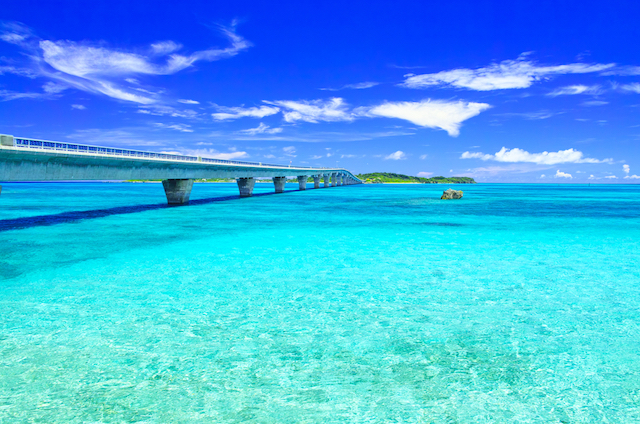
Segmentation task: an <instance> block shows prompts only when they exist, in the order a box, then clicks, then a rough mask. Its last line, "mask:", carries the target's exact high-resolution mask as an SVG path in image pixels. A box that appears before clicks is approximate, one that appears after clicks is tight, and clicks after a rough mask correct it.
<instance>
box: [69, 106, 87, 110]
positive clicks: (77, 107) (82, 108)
mask: <svg viewBox="0 0 640 424" xmlns="http://www.w3.org/2000/svg"><path fill="white" fill-rule="evenodd" d="M71 109H77V110H85V109H86V106H85V105H71Z"/></svg>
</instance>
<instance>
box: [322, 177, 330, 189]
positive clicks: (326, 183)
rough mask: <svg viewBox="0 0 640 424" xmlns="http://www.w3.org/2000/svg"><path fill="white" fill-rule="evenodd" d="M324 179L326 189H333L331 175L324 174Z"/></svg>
mask: <svg viewBox="0 0 640 424" xmlns="http://www.w3.org/2000/svg"><path fill="white" fill-rule="evenodd" d="M322 179H323V180H324V187H325V188H327V187H331V183H330V182H329V174H322Z"/></svg>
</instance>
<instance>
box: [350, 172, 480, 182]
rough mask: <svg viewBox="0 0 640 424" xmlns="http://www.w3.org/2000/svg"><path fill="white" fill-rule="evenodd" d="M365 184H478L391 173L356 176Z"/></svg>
mask: <svg viewBox="0 0 640 424" xmlns="http://www.w3.org/2000/svg"><path fill="white" fill-rule="evenodd" d="M356 176H357V177H358V178H360V179H361V180H362V181H364V182H365V183H373V184H375V183H423V184H476V181H475V180H474V179H473V178H469V177H432V178H421V177H412V176H410V175H403V174H393V173H391V172H373V173H370V174H358V175H356Z"/></svg>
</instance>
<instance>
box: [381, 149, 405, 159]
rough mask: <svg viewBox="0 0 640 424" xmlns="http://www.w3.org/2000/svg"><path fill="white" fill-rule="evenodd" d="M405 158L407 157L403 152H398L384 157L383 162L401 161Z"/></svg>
mask: <svg viewBox="0 0 640 424" xmlns="http://www.w3.org/2000/svg"><path fill="white" fill-rule="evenodd" d="M406 158H407V155H405V154H404V152H402V151H400V150H398V151H397V152H395V153H391V154H390V155H387V156H385V157H384V160H402V159H406Z"/></svg>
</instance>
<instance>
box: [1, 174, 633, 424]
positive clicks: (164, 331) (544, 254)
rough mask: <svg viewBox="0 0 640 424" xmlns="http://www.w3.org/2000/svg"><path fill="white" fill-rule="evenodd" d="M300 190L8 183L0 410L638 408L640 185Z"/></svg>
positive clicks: (210, 417) (321, 415) (263, 415)
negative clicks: (175, 193)
mask: <svg viewBox="0 0 640 424" xmlns="http://www.w3.org/2000/svg"><path fill="white" fill-rule="evenodd" d="M296 187H297V184H295V185H294V184H288V185H287V189H288V190H291V191H290V192H288V193H285V194H278V195H273V194H266V193H270V192H272V191H273V186H272V185H271V184H256V189H255V192H256V193H265V195H260V196H255V197H253V198H248V199H239V198H237V187H236V186H235V184H196V185H195V186H194V189H193V193H192V200H193V202H192V203H193V204H192V205H190V206H186V207H185V206H179V207H167V206H166V205H165V204H164V203H165V197H164V192H163V189H162V186H161V185H159V184H124V183H111V184H109V183H67V184H63V183H56V184H52V183H49V184H16V183H13V184H10V183H5V184H3V190H2V194H1V195H0V423H30V422H37V423H116V422H117V423H120V422H127V423H129V422H132V423H133V422H140V423H143V422H144V423H212V422H216V423H345V422H346V423H496V422H498V423H635V422H640V186H638V185H592V186H587V185H551V184H549V185H506V184H503V185H498V184H495V185H492V184H478V185H462V186H455V185H451V186H446V185H426V184H424V185H359V186H348V187H336V188H331V189H320V190H307V191H304V192H298V191H296V190H295V188H296ZM309 187H311V185H310V186H309ZM449 187H452V188H458V189H462V190H464V198H463V199H461V200H450V201H441V200H439V197H440V195H441V194H442V191H443V190H444V189H446V188H449Z"/></svg>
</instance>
